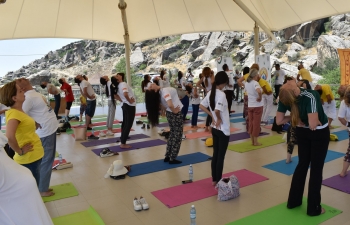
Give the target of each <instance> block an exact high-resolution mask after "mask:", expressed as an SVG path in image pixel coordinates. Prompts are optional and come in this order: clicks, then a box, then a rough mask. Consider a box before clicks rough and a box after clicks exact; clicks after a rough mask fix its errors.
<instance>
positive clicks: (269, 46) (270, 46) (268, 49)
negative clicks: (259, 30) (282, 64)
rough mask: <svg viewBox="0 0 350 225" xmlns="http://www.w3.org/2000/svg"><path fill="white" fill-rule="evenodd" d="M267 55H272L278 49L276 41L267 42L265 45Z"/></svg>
mask: <svg viewBox="0 0 350 225" xmlns="http://www.w3.org/2000/svg"><path fill="white" fill-rule="evenodd" d="M263 46H264V48H265V52H266V53H270V52H272V51H273V49H274V48H275V47H276V43H275V42H274V41H270V42H267V43H266V44H264V45H263Z"/></svg>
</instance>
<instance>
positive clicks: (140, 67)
mask: <svg viewBox="0 0 350 225" xmlns="http://www.w3.org/2000/svg"><path fill="white" fill-rule="evenodd" d="M146 67H147V64H145V63H142V64H141V65H140V66H139V70H144V69H146Z"/></svg>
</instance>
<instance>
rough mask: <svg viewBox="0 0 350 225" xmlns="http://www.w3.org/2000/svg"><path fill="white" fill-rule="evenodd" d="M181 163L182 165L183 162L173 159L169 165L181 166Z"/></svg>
mask: <svg viewBox="0 0 350 225" xmlns="http://www.w3.org/2000/svg"><path fill="white" fill-rule="evenodd" d="M180 163H182V161H180V160H177V159H173V160H170V161H169V164H180Z"/></svg>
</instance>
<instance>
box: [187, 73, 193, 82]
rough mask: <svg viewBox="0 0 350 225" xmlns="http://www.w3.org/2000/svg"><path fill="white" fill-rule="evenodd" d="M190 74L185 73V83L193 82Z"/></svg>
mask: <svg viewBox="0 0 350 225" xmlns="http://www.w3.org/2000/svg"><path fill="white" fill-rule="evenodd" d="M190 74H191V73H186V77H187V81H188V82H190V81H193V74H192V75H190Z"/></svg>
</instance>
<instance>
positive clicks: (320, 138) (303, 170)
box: [276, 79, 330, 216]
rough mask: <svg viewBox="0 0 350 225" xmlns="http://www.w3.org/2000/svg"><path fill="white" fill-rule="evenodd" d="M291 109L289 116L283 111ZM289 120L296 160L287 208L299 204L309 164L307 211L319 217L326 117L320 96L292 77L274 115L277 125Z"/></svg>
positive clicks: (325, 148) (326, 126) (326, 146)
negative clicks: (301, 85) (297, 158)
mask: <svg viewBox="0 0 350 225" xmlns="http://www.w3.org/2000/svg"><path fill="white" fill-rule="evenodd" d="M287 111H290V116H286V115H285V113H286V112H287ZM289 121H291V122H292V126H296V136H297V139H298V157H299V162H298V165H297V167H296V168H295V171H294V175H293V179H292V184H291V186H290V190H289V197H288V204H287V207H288V208H289V209H292V208H295V207H298V206H300V205H301V204H302V200H303V193H304V186H305V179H306V175H307V172H308V170H309V166H310V164H311V167H310V179H309V192H308V200H307V214H308V215H309V216H318V215H320V214H323V213H324V212H325V210H324V209H323V208H322V206H321V185H322V173H323V165H324V160H325V158H326V155H327V150H328V145H329V134H330V132H329V127H328V118H327V116H326V114H325V113H324V111H323V107H322V103H321V98H320V95H319V94H318V93H317V92H316V91H314V90H308V89H302V88H299V87H298V86H297V84H296V81H295V79H293V80H289V81H287V82H286V84H284V85H283V86H282V88H281V89H280V93H279V103H278V108H277V114H276V123H277V124H278V125H281V124H285V123H287V122H289Z"/></svg>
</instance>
